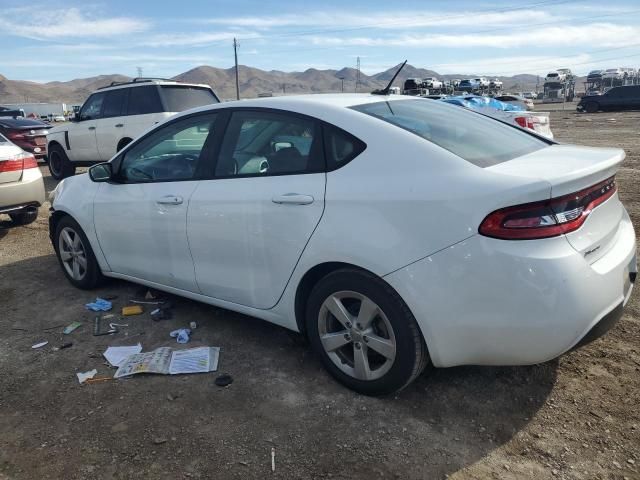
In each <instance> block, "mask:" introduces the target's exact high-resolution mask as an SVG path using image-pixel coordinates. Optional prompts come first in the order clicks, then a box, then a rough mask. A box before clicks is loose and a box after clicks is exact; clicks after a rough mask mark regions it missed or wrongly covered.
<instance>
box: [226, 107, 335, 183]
mask: <svg viewBox="0 0 640 480" xmlns="http://www.w3.org/2000/svg"><path fill="white" fill-rule="evenodd" d="M321 138H322V136H321V134H320V128H319V125H318V123H317V122H315V121H314V120H311V119H308V118H304V117H299V116H296V115H290V114H284V113H271V112H258V111H250V112H244V111H241V112H234V113H233V114H232V115H231V119H230V120H229V126H228V127H227V132H226V134H225V138H224V141H223V143H222V148H221V150H220V155H219V157H218V162H217V164H216V176H218V177H229V176H262V175H265V176H266V175H283V174H294V173H312V172H320V171H323V170H324V158H323V156H322V148H321V143H320V142H321Z"/></svg>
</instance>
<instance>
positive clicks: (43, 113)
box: [2, 103, 68, 119]
mask: <svg viewBox="0 0 640 480" xmlns="http://www.w3.org/2000/svg"><path fill="white" fill-rule="evenodd" d="M2 106H3V107H8V108H11V109H12V110H13V109H15V110H24V114H25V116H27V117H28V116H30V115H31V114H34V115H36V116H37V117H38V118H43V117H46V118H48V119H52V118H53V117H58V116H65V115H66V114H67V112H68V109H67V104H66V103H3V104H2Z"/></svg>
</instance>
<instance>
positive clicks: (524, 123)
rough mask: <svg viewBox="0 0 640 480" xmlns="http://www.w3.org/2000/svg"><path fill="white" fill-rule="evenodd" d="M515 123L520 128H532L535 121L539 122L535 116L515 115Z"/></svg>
mask: <svg viewBox="0 0 640 480" xmlns="http://www.w3.org/2000/svg"><path fill="white" fill-rule="evenodd" d="M515 120H516V123H517V124H518V125H520V126H521V127H522V128H528V129H530V130H533V129H534V127H535V124H536V123H539V122H538V121H537V120H538V119H537V118H536V117H516V118H515Z"/></svg>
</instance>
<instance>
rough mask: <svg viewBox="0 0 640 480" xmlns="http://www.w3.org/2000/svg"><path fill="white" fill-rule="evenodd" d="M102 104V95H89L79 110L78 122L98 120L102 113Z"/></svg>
mask: <svg viewBox="0 0 640 480" xmlns="http://www.w3.org/2000/svg"><path fill="white" fill-rule="evenodd" d="M102 102H104V93H94V94H93V95H91V96H90V97H89V98H88V99H87V101H86V102H84V105H83V106H82V110H80V120H95V119H96V118H100V112H101V111H102Z"/></svg>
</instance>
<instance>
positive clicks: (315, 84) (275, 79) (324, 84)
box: [0, 64, 542, 104]
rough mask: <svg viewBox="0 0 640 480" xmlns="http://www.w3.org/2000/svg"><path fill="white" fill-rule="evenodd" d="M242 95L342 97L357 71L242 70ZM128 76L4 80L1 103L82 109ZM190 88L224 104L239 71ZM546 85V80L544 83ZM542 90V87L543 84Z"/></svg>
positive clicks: (525, 87)
mask: <svg viewBox="0 0 640 480" xmlns="http://www.w3.org/2000/svg"><path fill="white" fill-rule="evenodd" d="M398 67H399V65H397V66H395V67H392V68H390V69H388V70H385V71H384V72H380V73H376V74H374V75H365V74H364V73H362V72H360V82H359V84H358V91H359V92H370V91H371V90H374V89H376V88H383V87H385V86H386V84H387V83H388V82H389V80H391V78H392V77H393V74H394V73H395V72H396V70H397V69H398ZM477 76H478V75H469V74H455V75H449V74H447V75H440V74H438V73H437V72H434V71H432V70H427V69H424V68H417V67H414V66H412V65H409V64H407V65H405V67H404V68H403V70H402V72H401V73H400V75H399V76H398V78H397V79H396V81H395V82H394V85H396V86H400V87H401V86H402V84H403V82H404V80H405V79H406V78H426V77H437V78H439V79H443V80H450V79H454V78H461V79H462V78H473V77H477ZM238 78H239V83H240V96H241V97H242V98H250V97H256V96H258V95H259V94H266V93H272V94H274V95H280V94H282V93H285V94H289V93H325V92H340V91H341V90H342V86H343V83H344V91H345V92H353V91H355V90H356V81H357V78H358V71H357V70H356V69H355V68H349V67H345V68H342V69H340V70H330V69H329V70H317V69H315V68H309V69H308V70H305V71H304V72H281V71H278V70H271V71H265V70H260V69H258V68H253V67H248V66H244V65H240V66H239V67H238ZM497 78H499V79H500V80H502V82H503V83H504V89H505V91H529V90H535V86H536V81H537V78H538V77H536V76H535V75H529V74H522V75H515V76H513V77H497ZM130 79H131V78H130V77H127V76H125V75H117V74H115V75H100V76H97V77H90V78H78V79H75V80H70V81H67V82H48V83H37V82H30V81H24V80H9V79H8V78H6V77H3V76H2V75H0V104H2V103H23V102H24V103H26V102H64V103H68V104H81V103H82V102H83V101H84V100H85V99H86V98H87V97H88V96H89V94H90V93H91V92H93V91H94V90H96V89H97V88H99V87H103V86H105V85H109V84H110V83H111V82H123V81H127V80H130ZM173 79H174V80H180V81H183V82H190V83H204V84H207V85H211V86H212V87H213V89H214V90H215V91H216V93H217V94H218V96H219V97H220V98H221V99H235V96H236V91H235V69H234V68H227V69H223V68H216V67H211V66H207V65H203V66H200V67H197V68H193V69H191V70H189V71H187V72H184V73H181V74H179V75H176V76H175V77H173ZM541 82H542V79H541ZM540 85H541V84H540Z"/></svg>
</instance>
